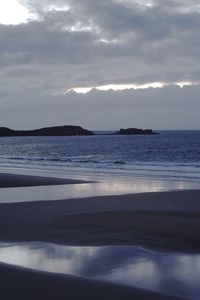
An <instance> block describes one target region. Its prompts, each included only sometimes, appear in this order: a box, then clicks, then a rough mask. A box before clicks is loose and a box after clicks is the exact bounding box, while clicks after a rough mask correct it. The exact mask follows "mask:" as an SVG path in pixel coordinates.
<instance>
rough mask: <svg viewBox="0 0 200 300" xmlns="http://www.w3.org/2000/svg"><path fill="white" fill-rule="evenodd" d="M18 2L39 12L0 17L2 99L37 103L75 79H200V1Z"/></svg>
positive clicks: (86, 83) (92, 82)
mask: <svg viewBox="0 0 200 300" xmlns="http://www.w3.org/2000/svg"><path fill="white" fill-rule="evenodd" d="M20 2H21V3H22V4H23V5H25V6H26V7H27V8H28V9H29V11H30V13H32V14H34V15H35V16H37V19H36V20H30V22H27V23H25V24H19V25H16V26H13V25H12V26H11V25H0V41H1V49H0V82H1V87H0V95H1V100H0V101H1V103H5V102H6V103H7V102H9V105H10V106H12V105H13V107H17V105H19V107H23V106H24V107H33V106H34V105H36V108H35V109H36V110H37V109H38V111H39V110H40V109H39V108H38V107H39V105H41V106H42V105H43V103H44V105H46V107H47V105H48V102H47V99H49V103H50V104H49V105H51V101H52V100H51V99H54V100H55V99H56V100H55V102H58V103H60V99H61V98H59V97H58V96H56V97H58V99H57V98H52V97H53V96H52V95H55V94H56V95H58V94H61V93H62V92H63V91H65V90H67V89H70V88H73V87H74V88H75V87H90V86H92V87H93V86H94V87H95V86H100V85H108V84H131V83H133V84H144V83H148V82H169V83H174V82H181V81H191V82H199V81H200V63H199V49H200V38H199V27H200V5H199V4H198V3H197V1H187V0H183V1H175V0H174V1H172V0H171V1H170V0H166V1H161V0H152V1H150V0H148V1H147V0H143V1H142V0H141V1H140V0H137V1H136V0H102V1H99V0H84V1H82V0H76V1H74V0H73V1H72V0H54V1H50V0H44V1H39V0H21V1H20ZM194 89H195V87H194ZM98 95H99V94H98ZM101 95H103V94H101ZM107 95H110V94H107ZM113 95H115V94H112V97H114V96H113ZM118 95H119V94H116V97H118ZM120 95H122V96H124V94H120ZM96 96H97V94H95V97H96ZM176 96H177V97H180V93H178V94H176ZM67 97H69V96H67ZM70 97H72V95H71V96H70ZM93 97H94V95H93ZM97 98H98V99H99V101H103V100H102V98H101V97H100V98H99V96H98V97H97ZM70 99H71V98H70ZM73 99H74V100H73V101H74V107H76V106H75V105H76V103H77V102H76V99H77V98H76V97H75V96H74V97H73ZM78 99H79V98H78ZM81 99H83V101H85V107H87V105H86V104H87V98H86V96H85V97H82V98H81ZM195 99H196V98H195ZM140 101H141V103H142V99H141V100H140ZM168 101H169V100H168ZM188 101H189V98H188ZM195 101H197V99H196V100H195ZM11 103H12V105H11ZM34 103H35V104H34ZM95 103H96V107H98V106H99V105H100V104H98V102H95ZM79 104H80V103H79ZM115 104H116V103H115ZM9 105H8V106H9ZM71 105H72V103H71ZM88 105H90V106H91V103H89V104H88ZM113 105H114V104H113ZM129 105H131V103H129ZM31 109H32V108H31ZM74 109H75V108H74ZM114 109H115V108H114ZM120 109H121V108H119V114H120ZM105 113H106V112H105ZM127 113H128V112H127ZM123 117H125V115H123ZM161 121H162V120H161ZM94 122H95V120H94ZM94 124H95V123H94ZM113 124H114V123H113ZM109 127H110V126H109Z"/></svg>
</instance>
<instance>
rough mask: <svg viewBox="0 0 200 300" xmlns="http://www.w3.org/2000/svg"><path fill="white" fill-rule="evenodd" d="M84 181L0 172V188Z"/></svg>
mask: <svg viewBox="0 0 200 300" xmlns="http://www.w3.org/2000/svg"><path fill="white" fill-rule="evenodd" d="M76 183H85V181H83V180H72V179H64V178H52V177H42V176H30V175H18V174H9V173H0V188H8V187H28V186H43V185H62V184H76Z"/></svg>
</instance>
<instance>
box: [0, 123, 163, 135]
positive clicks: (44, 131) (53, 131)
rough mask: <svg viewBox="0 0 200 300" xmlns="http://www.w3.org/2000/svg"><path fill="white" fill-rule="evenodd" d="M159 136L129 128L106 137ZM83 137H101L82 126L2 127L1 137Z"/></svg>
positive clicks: (150, 130)
mask: <svg viewBox="0 0 200 300" xmlns="http://www.w3.org/2000/svg"><path fill="white" fill-rule="evenodd" d="M151 134H158V133H156V132H153V131H152V129H138V128H127V129H120V130H118V131H116V132H113V133H109V134H106V135H151ZM76 135H79V136H83V135H99V134H97V133H94V132H93V131H91V130H87V129H84V128H83V127H81V126H73V125H64V126H53V127H44V128H40V129H34V130H14V129H10V128H7V127H0V137H9V136H10V137H15V136H76Z"/></svg>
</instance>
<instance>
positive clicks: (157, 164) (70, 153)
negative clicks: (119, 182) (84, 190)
mask: <svg viewBox="0 0 200 300" xmlns="http://www.w3.org/2000/svg"><path fill="white" fill-rule="evenodd" d="M0 168H1V169H13V168H15V169H19V170H20V169H29V170H30V169H43V170H49V169H52V170H60V171H61V170H62V172H66V174H67V172H68V171H69V170H74V171H76V170H77V172H80V170H82V171H84V172H95V174H98V173H99V174H101V173H106V174H108V175H114V174H115V175H116V174H120V175H122V176H123V175H126V176H129V177H143V178H159V179H178V180H187V181H196V182H200V131H160V132H159V135H148V136H120V135H116V136H115V135H113V136H112V135H96V136H82V137H79V136H74V137H4V138H0Z"/></svg>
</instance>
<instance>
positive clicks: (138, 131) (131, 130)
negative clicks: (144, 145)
mask: <svg viewBox="0 0 200 300" xmlns="http://www.w3.org/2000/svg"><path fill="white" fill-rule="evenodd" d="M115 134H123V135H129V134H135V135H138V134H158V133H156V132H153V130H152V129H138V128H127V129H124V128H122V129H120V130H119V131H116V132H115Z"/></svg>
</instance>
